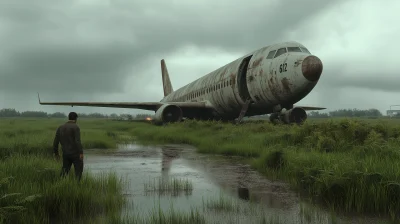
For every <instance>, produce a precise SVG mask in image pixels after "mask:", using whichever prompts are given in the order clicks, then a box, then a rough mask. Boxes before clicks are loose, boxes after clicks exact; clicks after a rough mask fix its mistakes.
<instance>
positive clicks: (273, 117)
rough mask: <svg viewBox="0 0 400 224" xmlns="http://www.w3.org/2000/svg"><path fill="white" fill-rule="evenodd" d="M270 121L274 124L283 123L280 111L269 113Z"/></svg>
mask: <svg viewBox="0 0 400 224" xmlns="http://www.w3.org/2000/svg"><path fill="white" fill-rule="evenodd" d="M269 121H270V122H271V123H273V124H281V123H282V120H281V118H280V116H279V113H273V114H271V115H269Z"/></svg>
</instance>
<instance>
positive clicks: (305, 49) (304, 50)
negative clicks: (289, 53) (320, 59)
mask: <svg viewBox="0 0 400 224" xmlns="http://www.w3.org/2000/svg"><path fill="white" fill-rule="evenodd" d="M300 48H301V50H302V51H303V52H306V53H309V54H311V53H310V52H309V51H308V50H307V48H305V47H300Z"/></svg>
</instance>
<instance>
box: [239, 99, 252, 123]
mask: <svg viewBox="0 0 400 224" xmlns="http://www.w3.org/2000/svg"><path fill="white" fill-rule="evenodd" d="M250 103H251V98H250V97H249V98H248V99H247V100H246V102H245V103H244V105H243V107H242V110H241V111H240V114H239V117H238V118H237V120H236V123H237V124H239V123H240V122H242V119H243V117H244V115H245V114H246V112H247V110H248V109H249V105H250Z"/></svg>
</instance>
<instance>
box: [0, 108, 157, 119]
mask: <svg viewBox="0 0 400 224" xmlns="http://www.w3.org/2000/svg"><path fill="white" fill-rule="evenodd" d="M78 115H79V117H80V118H110V119H116V120H133V119H145V118H146V117H151V118H152V117H153V115H151V114H137V115H136V116H132V115H130V114H120V115H118V114H116V113H112V114H110V115H108V114H101V113H79V114H78ZM0 117H38V118H66V117H67V114H65V113H61V112H55V113H46V112H43V111H23V112H19V111H17V110H15V109H12V108H5V109H1V110H0Z"/></svg>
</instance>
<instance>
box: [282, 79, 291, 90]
mask: <svg viewBox="0 0 400 224" xmlns="http://www.w3.org/2000/svg"><path fill="white" fill-rule="evenodd" d="M281 83H282V86H283V88H284V89H285V90H286V91H288V92H290V82H289V79H288V78H286V77H285V78H283V79H282V80H281Z"/></svg>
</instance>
